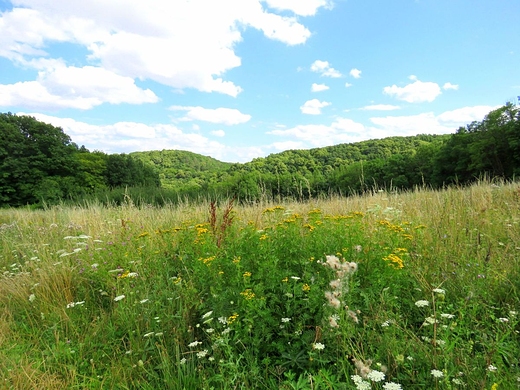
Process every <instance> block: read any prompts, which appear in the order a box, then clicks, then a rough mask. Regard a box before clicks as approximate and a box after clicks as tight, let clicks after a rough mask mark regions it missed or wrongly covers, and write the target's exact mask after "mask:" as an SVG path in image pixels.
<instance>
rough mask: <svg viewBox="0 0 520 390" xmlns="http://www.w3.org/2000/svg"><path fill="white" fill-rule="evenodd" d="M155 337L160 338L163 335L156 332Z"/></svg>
mask: <svg viewBox="0 0 520 390" xmlns="http://www.w3.org/2000/svg"><path fill="white" fill-rule="evenodd" d="M155 335H156V336H157V337H161V336H162V335H163V332H158V333H156V334H155Z"/></svg>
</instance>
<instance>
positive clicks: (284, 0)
mask: <svg viewBox="0 0 520 390" xmlns="http://www.w3.org/2000/svg"><path fill="white" fill-rule="evenodd" d="M264 1H265V2H266V3H267V4H268V5H269V7H271V8H274V9H277V10H287V11H291V12H294V13H295V14H297V15H300V16H313V15H315V14H316V11H317V10H318V9H319V8H320V7H325V8H326V9H331V8H332V1H330V0H304V1H302V0H264Z"/></svg>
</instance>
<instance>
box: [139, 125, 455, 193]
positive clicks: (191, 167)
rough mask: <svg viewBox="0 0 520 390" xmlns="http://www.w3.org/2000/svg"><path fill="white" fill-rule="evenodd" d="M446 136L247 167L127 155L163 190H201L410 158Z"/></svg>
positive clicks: (286, 155)
mask: <svg viewBox="0 0 520 390" xmlns="http://www.w3.org/2000/svg"><path fill="white" fill-rule="evenodd" d="M449 137H450V135H424V134H423V135H417V136H410V137H388V138H383V139H377V140H368V141H361V142H356V143H350V144H339V145H334V146H327V147H322V148H314V149H302V150H286V151H283V152H280V153H274V154H271V155H269V156H267V157H259V158H255V159H254V160H252V161H250V162H247V163H243V164H241V163H226V162H222V161H219V160H216V159H214V158H212V157H208V156H203V155H200V154H197V153H192V152H187V151H182V150H161V151H148V152H133V153H130V155H131V156H132V157H134V158H137V159H139V160H141V161H142V162H144V163H145V164H149V165H151V166H153V167H154V169H155V170H156V172H157V173H158V174H159V177H160V179H161V184H162V186H163V187H164V188H178V187H186V186H187V187H192V188H201V187H204V186H211V185H212V184H215V183H218V182H223V181H225V180H226V178H229V177H230V176H234V177H237V176H240V175H241V174H247V173H252V172H253V173H257V174H260V175H265V174H272V175H287V174H292V175H294V174H297V175H301V176H309V175H312V174H314V173H317V174H320V175H321V174H327V173H331V172H332V171H334V170H337V169H339V168H342V167H345V166H348V165H349V164H352V163H355V162H359V161H371V160H376V159H385V158H390V157H391V156H394V155H413V154H415V152H416V151H417V149H418V148H419V147H421V146H424V145H427V144H431V143H442V142H444V141H446V140H448V139H449Z"/></svg>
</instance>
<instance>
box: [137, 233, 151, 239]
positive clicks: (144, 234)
mask: <svg viewBox="0 0 520 390" xmlns="http://www.w3.org/2000/svg"><path fill="white" fill-rule="evenodd" d="M148 235H150V233H148V232H142V233H141V234H139V235H138V236H137V238H143V237H146V236H148Z"/></svg>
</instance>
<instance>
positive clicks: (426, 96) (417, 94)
mask: <svg viewBox="0 0 520 390" xmlns="http://www.w3.org/2000/svg"><path fill="white" fill-rule="evenodd" d="M410 80H412V81H414V82H413V83H411V84H408V85H406V86H404V87H398V86H397V85H395V84H394V85H392V86H391V87H385V88H384V89H383V93H385V94H387V95H390V96H393V97H395V98H396V99H398V100H404V101H406V102H408V103H421V102H433V101H434V100H435V98H436V97H437V96H439V95H440V94H441V93H442V92H441V88H440V87H439V85H438V84H437V83H433V82H423V81H420V80H418V79H417V77H415V76H413V75H412V76H410Z"/></svg>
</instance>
